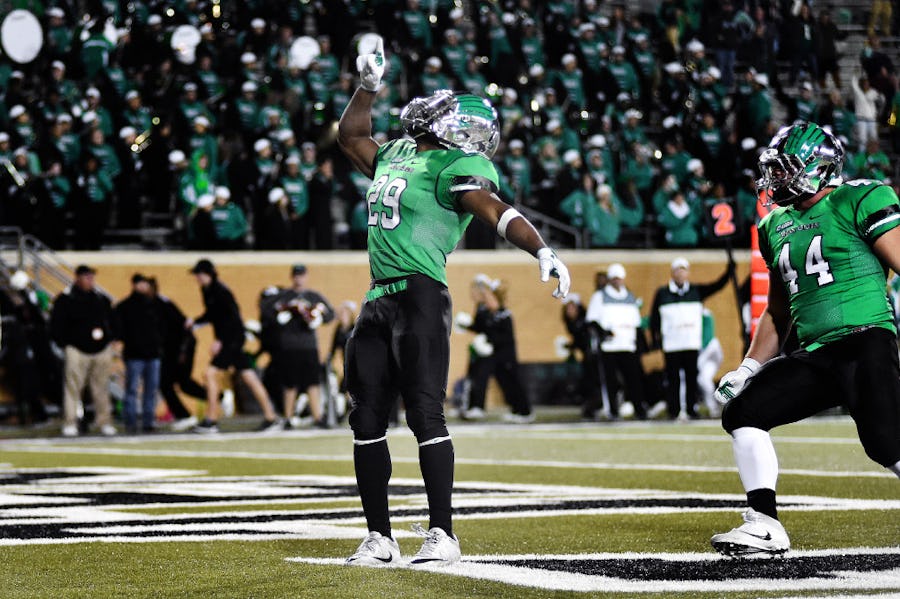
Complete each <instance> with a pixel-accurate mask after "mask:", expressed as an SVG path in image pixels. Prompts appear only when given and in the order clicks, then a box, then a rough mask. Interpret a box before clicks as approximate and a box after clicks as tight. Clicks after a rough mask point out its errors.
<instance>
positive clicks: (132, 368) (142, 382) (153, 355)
mask: <svg viewBox="0 0 900 599" xmlns="http://www.w3.org/2000/svg"><path fill="white" fill-rule="evenodd" d="M114 313H115V316H116V319H117V320H116V322H117V325H118V332H119V335H118V339H119V340H120V341H121V342H122V359H123V360H124V362H125V401H124V406H123V407H124V409H123V417H124V420H125V431H126V432H128V433H129V434H135V433H138V432H144V433H152V432H154V430H155V429H156V424H155V422H156V393H157V391H158V390H159V369H160V360H161V357H162V343H163V337H162V331H163V329H162V324H163V323H162V318H161V314H160V313H159V310H158V306H157V304H156V303H155V302H154V301H153V296H152V290H151V288H150V282H149V281H148V280H147V277H145V276H144V275H142V274H140V273H135V274H134V275H133V276H132V277H131V293H130V294H129V295H128V296H127V297H126V298H124V299H123V300H121V301H120V302H119V303H118V304H116V307H115V309H114ZM139 386H140V388H141V421H140V423H138V420H137V396H138V387H139Z"/></svg>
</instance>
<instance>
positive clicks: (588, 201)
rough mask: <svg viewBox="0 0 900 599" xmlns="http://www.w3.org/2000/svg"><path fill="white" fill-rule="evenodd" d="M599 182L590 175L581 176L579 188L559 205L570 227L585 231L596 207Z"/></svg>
mask: <svg viewBox="0 0 900 599" xmlns="http://www.w3.org/2000/svg"><path fill="white" fill-rule="evenodd" d="M596 187H597V182H596V181H595V180H594V178H593V177H591V176H590V175H589V174H587V173H584V174H582V175H581V176H580V181H579V185H578V187H576V188H575V189H573V190H572V191H571V193H569V194H568V195H567V196H565V197H564V198H563V200H562V202H560V204H559V211H560V212H561V213H562V214H564V215H565V216H566V218H567V220H568V222H569V224H570V225H572V226H573V227H576V228H578V229H585V228H586V227H587V226H588V222H589V220H590V217H591V212H592V211H593V210H594V209H595V207H596V202H597V200H596V197H595V196H594V190H595V189H596Z"/></svg>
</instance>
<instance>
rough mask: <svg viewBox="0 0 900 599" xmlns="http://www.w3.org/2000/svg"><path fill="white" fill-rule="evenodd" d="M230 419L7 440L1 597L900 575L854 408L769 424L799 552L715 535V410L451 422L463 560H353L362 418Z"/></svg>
mask: <svg viewBox="0 0 900 599" xmlns="http://www.w3.org/2000/svg"><path fill="white" fill-rule="evenodd" d="M555 415H556V414H554V415H553V416H555ZM547 419H548V417H547V415H546V414H545V415H544V418H543V420H547ZM229 425H230V428H231V430H234V432H226V433H223V434H221V435H218V436H209V437H206V436H202V437H201V436H191V435H186V434H182V435H153V436H142V437H119V438H114V439H100V438H97V437H82V438H79V439H74V440H68V439H67V440H63V439H57V438H53V437H43V438H26V437H21V436H16V437H14V438H9V439H7V440H5V441H0V554H2V567H0V596H2V597H3V598H10V599H11V598H17V597H48V598H50V597H52V598H65V597H92V598H94V597H129V598H135V597H154V598H158V597H204V598H206V597H259V598H268V597H316V598H320V597H327V598H340V597H390V598H392V599H399V598H404V597H436V598H444V597H509V598H520V597H569V596H582V597H586V596H610V597H639V596H640V597H729V598H732V597H733V598H738V597H788V596H790V597H798V596H810V597H812V596H815V597H821V596H828V595H833V596H840V595H844V596H851V595H854V596H855V595H862V594H886V593H894V594H900V481H898V480H897V479H896V477H894V476H893V475H890V476H889V475H888V474H889V473H886V472H885V471H883V470H882V469H881V468H879V467H878V466H877V465H876V464H874V463H872V462H870V461H869V460H868V458H867V457H866V456H865V454H864V452H863V450H862V448H861V447H860V445H859V443H858V441H857V439H856V431H855V428H854V426H853V423H852V421H850V420H849V419H847V418H843V417H836V418H828V419H817V420H812V421H808V422H805V423H800V424H796V425H791V426H787V427H782V428H781V429H778V430H776V431H775V432H774V433H773V438H774V440H775V445H776V449H777V450H778V453H779V459H780V465H781V468H782V473H781V475H780V478H779V496H780V500H781V508H780V509H781V518H782V521H783V522H784V524H785V527H786V528H787V530H788V533H789V534H790V535H791V541H792V551H791V552H789V553H788V554H787V555H786V556H785V557H784V558H774V559H765V560H746V559H745V560H732V559H726V558H720V557H718V556H716V554H715V553H714V552H713V551H712V549H711V547H710V545H709V538H710V536H711V535H712V534H714V533H716V532H722V531H725V530H728V529H730V528H732V527H734V526H736V525H738V524H739V523H740V511H741V509H742V507H741V503H742V499H743V491H742V488H741V485H740V481H739V479H738V476H737V473H736V471H735V469H734V467H733V458H732V455H731V444H730V442H729V437H727V435H726V434H725V433H724V432H723V431H722V430H721V428H719V426H718V425H717V423H715V422H712V421H703V422H691V423H668V422H652V423H621V424H595V423H591V424H586V423H577V422H558V423H554V422H541V423H539V424H535V425H507V424H501V423H499V422H497V423H488V424H479V425H470V424H460V423H452V424H451V434H452V435H453V439H454V445H455V449H456V459H457V465H456V479H457V484H458V489H459V491H458V492H457V493H456V494H455V496H454V503H455V506H456V508H457V518H456V520H455V522H454V530H455V532H456V534H457V535H458V536H459V538H460V540H461V545H462V550H463V556H464V561H463V563H462V564H460V565H459V566H458V567H455V568H454V570H453V571H452V572H449V571H447V570H445V571H420V570H413V569H410V568H408V567H400V568H379V569H374V568H348V567H345V566H342V565H340V564H339V561H340V560H343V559H344V558H345V557H346V556H348V555H349V554H351V553H352V552H353V551H354V549H355V548H356V546H357V544H358V543H359V541H360V539H361V538H362V536H364V534H365V523H364V520H362V518H361V510H360V508H359V502H358V499H357V498H356V497H355V495H354V493H353V491H354V489H353V479H352V477H353V467H352V459H351V456H352V447H351V436H350V432H349V430H347V429H346V428H344V427H342V428H340V429H336V430H330V431H292V432H285V433H278V434H269V435H260V434H250V433H246V432H241V431H240V430H238V429H241V428H246V427H244V426H243V423H241V422H234V423H229ZM249 426H250V423H249V422H248V423H247V427H249ZM226 430H228V428H226ZM9 436H11V435H9ZM389 440H390V448H391V453H392V456H393V458H394V469H393V476H394V479H393V481H392V485H393V486H392V499H391V502H392V509H393V510H395V515H394V518H393V525H394V531H395V534H396V536H397V538H398V542H399V543H400V546H401V550H402V551H403V553H404V555H405V556H408V555H411V554H412V553H414V552H415V551H416V550H417V549H418V546H419V543H420V539H418V538H417V537H415V536H413V535H412V533H411V532H410V525H411V524H412V523H414V522H422V524H426V525H427V516H426V515H425V510H424V506H425V498H424V490H423V488H422V486H421V477H420V473H419V470H418V463H417V459H416V455H417V448H416V444H415V442H414V439H413V437H412V436H411V434H410V433H409V432H408V431H407V430H406V429H404V428H398V429H394V430H392V431H391V432H390V433H389ZM496 556H504V557H496ZM501 562H502V563H501ZM560 564H565V566H564V567H562V566H560ZM495 566H496V570H495V569H492V568H495ZM560 568H562V570H560ZM847 571H851V573H850V574H847ZM498 572H499V574H498ZM560 572H561V573H560ZM859 572H862V573H863V578H861V579H860V580H862V582H859V581H857V582H851V583H846V582H842V581H846V580H850V581H853V580H856V579H855V578H854V576H856V573H859ZM557 574H559V578H556V577H557ZM767 580H771V581H772V584H771V585H767V584H766V581H767ZM823 580H824V581H825V582H822V581H823ZM830 580H834V581H835V582H834V583H833V584H832V583H830V582H828V581H830ZM553 581H557V582H553ZM742 581H745V582H742ZM892 581H893V582H892Z"/></svg>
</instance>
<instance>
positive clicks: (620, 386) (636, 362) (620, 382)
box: [585, 263, 647, 419]
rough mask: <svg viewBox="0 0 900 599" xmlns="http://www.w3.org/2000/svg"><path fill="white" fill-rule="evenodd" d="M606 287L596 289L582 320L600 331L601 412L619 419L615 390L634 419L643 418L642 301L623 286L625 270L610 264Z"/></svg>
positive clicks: (644, 343)
mask: <svg viewBox="0 0 900 599" xmlns="http://www.w3.org/2000/svg"><path fill="white" fill-rule="evenodd" d="M606 273H607V277H608V283H607V284H606V285H605V286H604V287H602V288H601V289H598V290H597V291H596V292H595V293H594V295H593V296H592V297H591V301H590V304H588V309H587V314H586V317H585V318H586V320H587V321H588V322H589V323H592V324H593V325H594V326H596V327H597V328H599V330H601V331H603V333H604V334H603V335H602V341H601V343H600V356H601V360H602V362H603V372H604V374H605V377H604V379H605V380H604V383H605V385H606V397H607V398H608V403H609V405H608V406H604V411H605V412H606V413H607V414H608V416H609V417H610V418H612V419H617V418H618V417H619V407H620V406H619V401H618V396H619V390H624V397H625V401H627V402H629V403H631V405H632V406H633V407H634V414H635V415H636V416H637V417H638V418H645V417H646V414H647V406H646V405H645V402H644V368H643V366H642V365H641V358H640V351H641V349H642V348H643V347H645V346H646V341H645V340H643V339H642V336H643V332H642V331H641V310H640V309H641V304H642V301H641V300H640V299H639V298H637V297H635V295H634V293H632V292H631V290H629V289H628V287H627V286H626V285H625V267H624V266H622V265H621V264H619V263H615V264H610V265H609V268H608V269H607V271H606Z"/></svg>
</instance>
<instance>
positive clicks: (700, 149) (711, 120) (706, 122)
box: [694, 112, 726, 167]
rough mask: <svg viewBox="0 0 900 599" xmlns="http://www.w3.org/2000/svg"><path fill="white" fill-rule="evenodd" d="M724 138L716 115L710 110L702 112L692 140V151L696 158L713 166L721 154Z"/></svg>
mask: <svg viewBox="0 0 900 599" xmlns="http://www.w3.org/2000/svg"><path fill="white" fill-rule="evenodd" d="M725 142H726V139H725V135H724V134H723V133H722V129H721V128H719V126H718V124H717V123H716V117H715V115H713V113H711V112H704V113H703V114H702V115H701V116H700V126H699V127H698V128H697V132H696V139H695V142H694V153H695V154H696V155H697V159H698V160H701V161H702V162H703V163H704V164H709V165H711V167H714V166H715V165H717V164H718V163H719V158H720V157H721V156H722V153H723V149H724V145H725Z"/></svg>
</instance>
